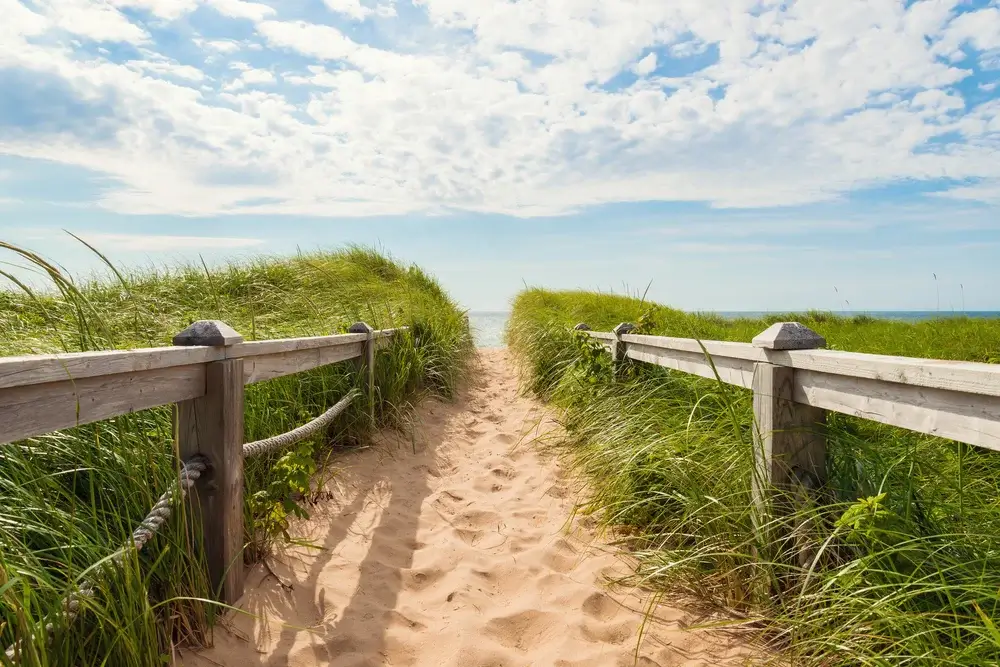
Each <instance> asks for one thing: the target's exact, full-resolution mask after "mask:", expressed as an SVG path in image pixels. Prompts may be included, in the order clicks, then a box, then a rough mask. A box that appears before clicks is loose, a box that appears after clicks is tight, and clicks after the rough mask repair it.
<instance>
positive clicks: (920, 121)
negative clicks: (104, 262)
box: [0, 0, 1000, 216]
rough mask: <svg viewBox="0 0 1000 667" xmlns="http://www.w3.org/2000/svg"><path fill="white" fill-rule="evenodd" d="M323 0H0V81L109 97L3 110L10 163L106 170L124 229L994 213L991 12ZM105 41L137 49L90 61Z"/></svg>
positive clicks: (881, 4) (109, 203) (717, 1)
mask: <svg viewBox="0 0 1000 667" xmlns="http://www.w3.org/2000/svg"><path fill="white" fill-rule="evenodd" d="M324 2H325V7H320V8H319V10H318V11H319V13H316V15H313V16H310V15H308V13H302V12H297V13H292V12H291V11H290V10H286V8H285V7H284V4H283V3H278V2H268V3H263V2H249V1H247V0H180V1H178V2H166V0H108V1H101V2H96V1H85V0H35V1H34V2H31V3H28V2H18V1H17V0H0V15H2V16H4V21H3V22H0V67H3V68H11V69H16V70H18V71H23V72H27V73H30V74H32V75H39V76H41V75H44V76H45V77H50V78H54V79H57V80H59V81H60V82H61V86H62V88H61V89H65V90H68V91H71V92H72V94H73V95H75V96H76V97H77V98H78V99H79V100H81V101H94V100H97V101H101V102H102V104H103V106H98V105H94V108H95V109H103V108H105V107H107V106H108V105H110V104H111V103H113V105H112V108H113V114H112V117H110V118H105V119H104V121H105V124H106V125H107V126H108V127H112V128H113V129H114V131H113V132H103V133H100V134H99V135H95V133H94V132H89V133H88V132H83V131H78V130H76V129H75V128H76V127H77V125H79V123H78V124H77V125H67V126H66V127H65V128H63V129H62V130H61V131H60V130H59V129H58V128H53V127H51V124H49V125H47V126H46V127H45V129H44V132H43V131H41V130H39V129H38V128H26V127H24V126H19V125H17V124H14V123H10V122H6V121H5V120H4V117H3V116H0V154H3V153H6V154H12V155H20V156H23V157H28V158H37V159H44V160H54V161H58V162H62V163H67V164H72V165H77V166H80V167H84V168H86V169H90V170H93V171H95V172H98V173H100V174H102V175H104V176H106V177H107V182H109V183H111V184H112V185H111V186H110V187H108V188H106V189H105V190H103V191H102V193H101V194H100V198H99V200H98V204H99V205H100V206H103V207H106V208H108V209H112V210H115V211H120V212H131V213H175V214H184V215H216V214H225V213H290V214H304V215H331V216H337V215H344V216H347V215H376V214H399V213H407V212H413V211H447V210H454V209H462V210H469V211H482V212H499V213H507V214H514V215H523V216H536V215H551V214H559V213H565V212H569V211H574V210H577V209H580V208H582V207H585V206H589V205H594V204H602V203H608V202H623V201H643V200H674V201H704V202H708V203H710V204H712V205H714V206H719V207H756V206H780V205H793V204H804V203H810V202H820V201H828V200H833V199H837V198H838V197H842V196H843V195H844V194H845V193H847V192H850V191H853V190H856V189H858V188H865V187H878V186H881V185H886V184H892V183H895V182H899V181H902V180H906V181H927V182H934V183H942V179H945V180H944V181H943V183H944V184H945V186H947V185H948V184H949V183H951V182H960V183H961V185H960V187H955V188H953V189H951V190H949V191H948V192H947V196H952V197H957V198H962V199H970V200H976V201H983V202H989V203H994V202H996V201H997V195H996V192H997V187H998V186H997V185H996V184H997V183H1000V160H997V159H996V155H997V153H998V150H1000V121H998V120H997V118H998V110H1000V109H998V102H997V100H996V99H988V100H986V101H984V100H983V95H984V94H985V95H986V96H988V97H989V96H991V95H993V94H994V93H995V92H996V89H995V83H994V80H995V75H992V76H991V77H990V78H989V79H984V78H983V76H985V75H984V74H983V72H984V71H985V70H987V69H989V63H991V62H993V60H995V59H996V57H997V56H996V54H997V53H1000V8H997V7H995V6H987V7H979V8H976V7H970V6H969V5H968V3H963V2H961V0H917V1H916V2H908V3H904V2H902V1H901V0H841V1H840V2H806V1H805V0H798V1H793V2H787V1H779V0H677V1H676V2H643V1H641V0H612V1H608V0H577V1H576V2H574V3H570V4H569V5H567V4H566V3H565V2H564V0H522V1H521V2H516V3H511V2H504V1H501V0H415V1H414V2H412V3H410V2H406V3H405V7H406V12H405V13H403V15H402V16H396V4H399V7H400V8H402V7H403V6H404V3H403V0H400V2H399V3H385V2H383V3H376V2H369V1H368V0H324ZM198 6H202V7H203V8H204V9H201V10H198V11H195V10H196V9H197V8H198ZM205 9H211V10H212V11H213V12H214V14H209V15H208V16H209V18H204V15H205ZM125 10H128V11H127V12H126V11H125ZM137 10H141V12H145V13H146V14H149V15H152V16H155V17H157V18H158V19H160V20H162V21H167V22H168V23H167V24H166V25H167V27H166V28H164V27H162V26H161V27H160V28H158V29H157V31H154V32H150V29H148V28H147V26H146V25H145V23H144V22H143V21H142V20H140V19H138V18H136V13H135V12H136V11H137ZM182 16H187V18H185V19H184V22H182V21H177V24H178V25H180V24H184V25H187V23H185V22H189V23H190V25H191V28H186V29H181V28H180V27H178V28H177V30H176V32H175V33H171V35H172V36H171V37H170V38H165V37H163V35H164V34H165V33H164V31H169V27H170V26H171V25H174V24H173V23H170V21H174V20H175V19H179V18H180V17H182ZM415 16H422V20H421V21H416V20H415V19H414V17H415ZM219 17H222V18H221V19H220V18H219ZM202 19H204V20H206V21H208V23H206V27H207V28H211V32H207V31H204V32H201V33H200V34H199V23H198V22H199V20H202ZM220 21H221V22H222V24H223V25H228V26H229V31H228V32H227V31H226V30H222V29H220V28H219V22H220ZM361 21H365V22H373V21H377V22H380V23H379V25H383V22H384V25H385V26H387V28H386V29H385V30H382V31H369V30H366V29H360V30H359V29H356V27H357V26H358V23H359V22H361ZM154 34H155V35H157V38H156V39H154V37H153V35H154ZM209 34H211V36H212V37H211V39H208V38H206V37H202V36H201V35H209ZM157 39H160V42H161V43H157V41H156V40H157ZM183 40H188V41H191V42H192V43H193V44H194V46H195V47H197V48H196V49H190V48H181V47H178V46H177V42H178V41H183ZM112 43H116V44H120V45H125V46H128V47H129V48H130V49H131V50H132V51H131V52H130V53H129V56H128V57H127V58H121V57H118V58H116V57H115V54H116V53H120V52H121V51H122V49H108V50H106V51H105V52H103V53H101V52H99V51H98V52H95V50H94V49H93V48H91V46H92V45H93V44H97V45H110V44H112ZM255 49H256V50H255ZM136 50H138V52H139V53H140V55H141V57H136V56H135V51H136ZM237 50H243V52H244V54H245V55H246V58H245V60H246V61H247V62H238V63H230V62H227V59H228V58H229V57H230V56H231V55H232V54H233V53H235V51H237ZM195 52H196V53H200V54H202V55H201V60H200V61H199V59H198V58H197V57H194V58H192V53H195ZM275 72H280V74H281V76H280V79H278V78H277V77H276V76H275V74H274V73H275ZM623 74H624V75H625V76H621V75H623ZM970 80H971V81H972V82H973V83H974V84H975V85H972V86H969V85H965V84H967V83H969V81H970ZM970 91H974V92H975V95H976V97H971V96H970V95H972V93H970ZM39 103H40V102H39ZM95 113H97V112H96V111H95Z"/></svg>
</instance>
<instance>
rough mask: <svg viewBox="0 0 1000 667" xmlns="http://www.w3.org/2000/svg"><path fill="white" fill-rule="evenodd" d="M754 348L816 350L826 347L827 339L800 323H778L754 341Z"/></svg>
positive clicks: (755, 337)
mask: <svg viewBox="0 0 1000 667" xmlns="http://www.w3.org/2000/svg"><path fill="white" fill-rule="evenodd" d="M753 344H754V347H762V348H764V349H765V350H815V349H817V348H820V347H826V339H825V338H823V337H822V336H820V335H819V334H818V333H816V332H815V331H813V330H812V329H810V328H809V327H807V326H805V325H804V324H799V323H798V322H778V323H777V324H772V325H771V326H770V327H768V329H767V331H765V332H764V333H762V334H759V335H757V336H754V339H753Z"/></svg>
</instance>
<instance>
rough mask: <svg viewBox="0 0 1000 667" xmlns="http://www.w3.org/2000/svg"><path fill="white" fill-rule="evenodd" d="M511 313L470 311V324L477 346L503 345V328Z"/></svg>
mask: <svg viewBox="0 0 1000 667" xmlns="http://www.w3.org/2000/svg"><path fill="white" fill-rule="evenodd" d="M509 316H510V313H498V312H470V313H469V326H470V327H471V328H472V336H473V338H475V340H476V347H503V346H504V342H503V330H504V327H505V326H507V318H508V317H509Z"/></svg>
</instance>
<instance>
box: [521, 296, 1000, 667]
mask: <svg viewBox="0 0 1000 667" xmlns="http://www.w3.org/2000/svg"><path fill="white" fill-rule="evenodd" d="M783 320H798V321H801V322H803V323H804V324H806V325H807V326H809V327H811V328H813V329H815V330H816V331H818V332H819V333H821V334H823V335H824V336H825V337H826V338H827V340H828V341H829V343H830V347H832V348H834V349H842V350H851V351H858V352H872V353H884V354H900V355H907V356H915V357H928V358H942V359H966V360H975V361H997V360H998V358H1000V321H992V320H975V319H966V318H950V319H939V320H933V321H929V322H921V323H917V324H907V323H901V322H886V321H878V320H873V319H871V318H841V317H836V316H833V315H829V314H823V313H812V314H808V313H807V314H800V315H782V316H775V317H772V318H768V319H756V320H751V319H745V320H735V321H727V320H723V319H721V318H718V317H714V316H706V315H696V314H687V313H682V312H680V311H676V310H672V309H669V308H663V307H656V306H651V304H649V303H644V302H643V301H641V300H640V299H634V298H628V297H620V296H613V295H606V294H593V293H586V292H552V291H545V290H539V289H532V290H527V291H525V292H522V293H521V294H520V295H519V296H518V297H517V299H516V301H515V303H514V308H513V313H512V316H511V319H510V322H509V325H508V331H507V339H508V343H509V345H510V346H511V347H512V348H513V350H514V351H515V352H516V354H517V355H518V358H519V360H520V362H521V365H522V371H523V375H524V380H525V382H526V386H528V387H529V388H530V389H532V390H533V391H534V392H536V393H537V394H539V395H541V396H543V397H546V398H549V399H550V400H551V401H552V402H553V403H554V404H555V405H556V406H557V407H558V408H559V409H560V412H561V418H562V421H563V423H564V424H565V426H566V429H567V437H566V440H565V443H564V445H565V447H566V450H567V452H568V453H569V455H570V456H571V458H572V460H573V461H574V462H575V464H576V467H577V469H578V470H580V471H581V472H583V473H586V475H587V476H588V478H589V480H590V482H591V484H590V488H591V489H592V493H591V495H590V496H589V497H588V498H587V499H586V502H585V504H584V505H583V507H582V508H581V510H582V511H585V512H593V513H594V514H595V516H597V517H599V518H600V519H601V521H602V523H603V525H604V526H606V527H607V528H608V529H609V530H611V531H612V533H613V534H614V535H617V536H618V538H619V539H620V540H621V542H622V544H624V545H626V546H628V547H629V548H631V549H632V550H633V551H634V553H635V555H636V556H637V557H638V562H639V569H638V571H637V572H636V575H635V579H636V581H637V582H638V583H641V584H642V585H645V586H647V587H649V588H651V589H653V590H657V591H661V592H663V593H664V594H671V595H678V594H680V595H683V596H688V597H690V596H693V597H695V598H697V599H699V600H701V601H703V602H708V603H711V604H713V605H715V606H716V607H717V608H718V609H720V610H724V611H726V612H727V613H728V614H730V615H731V617H732V618H734V619H736V621H734V622H735V623H737V624H739V625H740V626H741V627H742V628H744V629H750V630H751V631H753V632H755V633H756V634H757V638H758V639H759V640H760V641H761V642H762V643H763V644H764V645H766V646H768V647H769V649H770V653H769V654H770V655H771V656H773V659H774V661H775V662H776V663H778V664H794V665H823V666H827V665H885V666H890V665H997V664H1000V630H998V626H1000V454H998V453H996V452H992V451H988V450H983V449H978V448H974V447H970V446H966V445H961V444H958V443H954V442H950V441H945V440H941V439H938V438H933V437H929V436H923V435H919V434H914V433H911V432H908V431H904V430H901V429H896V428H892V427H888V426H884V425H880V424H877V423H875V422H870V421H865V420H859V419H854V418H849V417H845V416H842V415H831V416H830V429H829V431H830V433H829V446H828V461H827V468H828V471H829V483H828V485H827V487H826V488H825V489H823V492H822V495H820V496H819V500H818V502H815V503H814V504H811V505H810V504H808V503H804V502H800V503H799V504H798V505H797V507H798V509H797V511H796V513H795V515H794V516H793V517H791V519H789V520H787V521H779V520H777V519H775V518H773V516H770V517H769V516H764V517H760V516H756V517H755V516H754V510H753V503H752V502H751V475H752V467H751V466H752V460H753V454H752V428H753V417H752V405H751V394H750V392H749V391H747V390H743V389H741V388H736V387H731V386H726V385H721V384H719V383H716V382H713V381H709V380H704V379H701V378H697V377H694V376H690V375H686V374H683V373H677V372H671V371H667V370H665V369H660V368H656V367H652V366H647V365H639V364H636V365H634V366H633V367H632V370H631V373H630V375H629V377H628V378H626V379H625V380H624V381H619V382H611V381H610V367H609V365H608V361H607V356H606V355H600V354H595V351H594V350H593V348H592V347H590V346H588V345H587V344H586V342H585V340H584V339H583V338H582V337H580V336H579V335H574V334H573V333H572V332H571V331H570V328H571V327H572V326H573V325H575V324H577V323H578V322H586V323H587V324H589V325H590V326H591V327H592V328H593V329H595V330H600V331H609V330H611V329H612V328H613V327H614V326H615V325H617V324H618V323H620V322H633V323H639V324H640V325H641V327H642V332H643V333H652V334H658V335H670V336H681V337H693V338H702V339H705V340H709V339H715V340H735V341H749V340H750V339H751V338H752V337H753V336H754V335H756V334H758V333H760V332H761V331H763V330H764V329H766V328H767V326H769V325H770V324H771V323H773V322H775V321H783ZM755 521H757V522H758V524H760V525H762V526H763V530H760V529H755V525H756V524H755ZM769 522H770V523H769ZM779 524H782V525H779ZM758 527H759V526H758ZM779 529H785V530H791V531H793V532H792V535H793V538H792V539H790V540H787V541H783V540H777V539H767V537H766V536H767V535H774V534H775V533H776V532H778V530H779ZM784 534H787V533H784Z"/></svg>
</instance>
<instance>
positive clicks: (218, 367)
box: [174, 320, 244, 604]
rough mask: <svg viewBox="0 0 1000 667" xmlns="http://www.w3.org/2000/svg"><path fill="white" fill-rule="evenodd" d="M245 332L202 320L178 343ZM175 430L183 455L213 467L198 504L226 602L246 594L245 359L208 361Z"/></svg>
mask: <svg viewBox="0 0 1000 667" xmlns="http://www.w3.org/2000/svg"><path fill="white" fill-rule="evenodd" d="M242 342H243V337H242V336H240V335H239V334H238V333H236V331H234V330H233V329H232V328H231V327H230V326H229V325H227V324H226V323H225V322H217V321H211V320H202V321H199V322H195V323H194V324H192V325H191V326H189V327H188V328H187V329H185V330H184V331H182V332H180V333H179V334H177V335H176V336H174V345H210V346H218V347H227V346H229V345H233V344H235V343H242ZM174 429H175V431H174V434H175V438H176V441H177V453H178V455H179V456H180V458H181V460H182V461H184V460H187V459H189V458H191V457H192V456H194V455H195V454H200V455H202V456H204V457H205V458H207V459H208V463H209V469H208V470H207V471H206V473H205V474H203V475H202V477H201V479H199V480H198V482H197V483H196V484H195V487H194V489H193V491H194V493H192V494H191V502H192V505H191V506H192V508H193V510H194V511H195V512H197V513H199V514H200V516H201V526H202V535H201V538H200V541H201V548H203V549H204V550H205V555H206V560H207V564H208V574H209V580H210V581H211V584H212V587H213V589H214V590H215V591H217V594H218V597H219V600H220V601H221V602H223V603H224V604H235V603H236V601H237V600H239V599H240V597H241V596H242V595H243V584H244V572H243V544H244V542H243V360H242V359H224V360H222V361H212V362H209V363H207V364H205V395H204V396H202V397H201V398H195V399H191V400H188V401H181V402H180V403H176V404H175V419H174Z"/></svg>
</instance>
